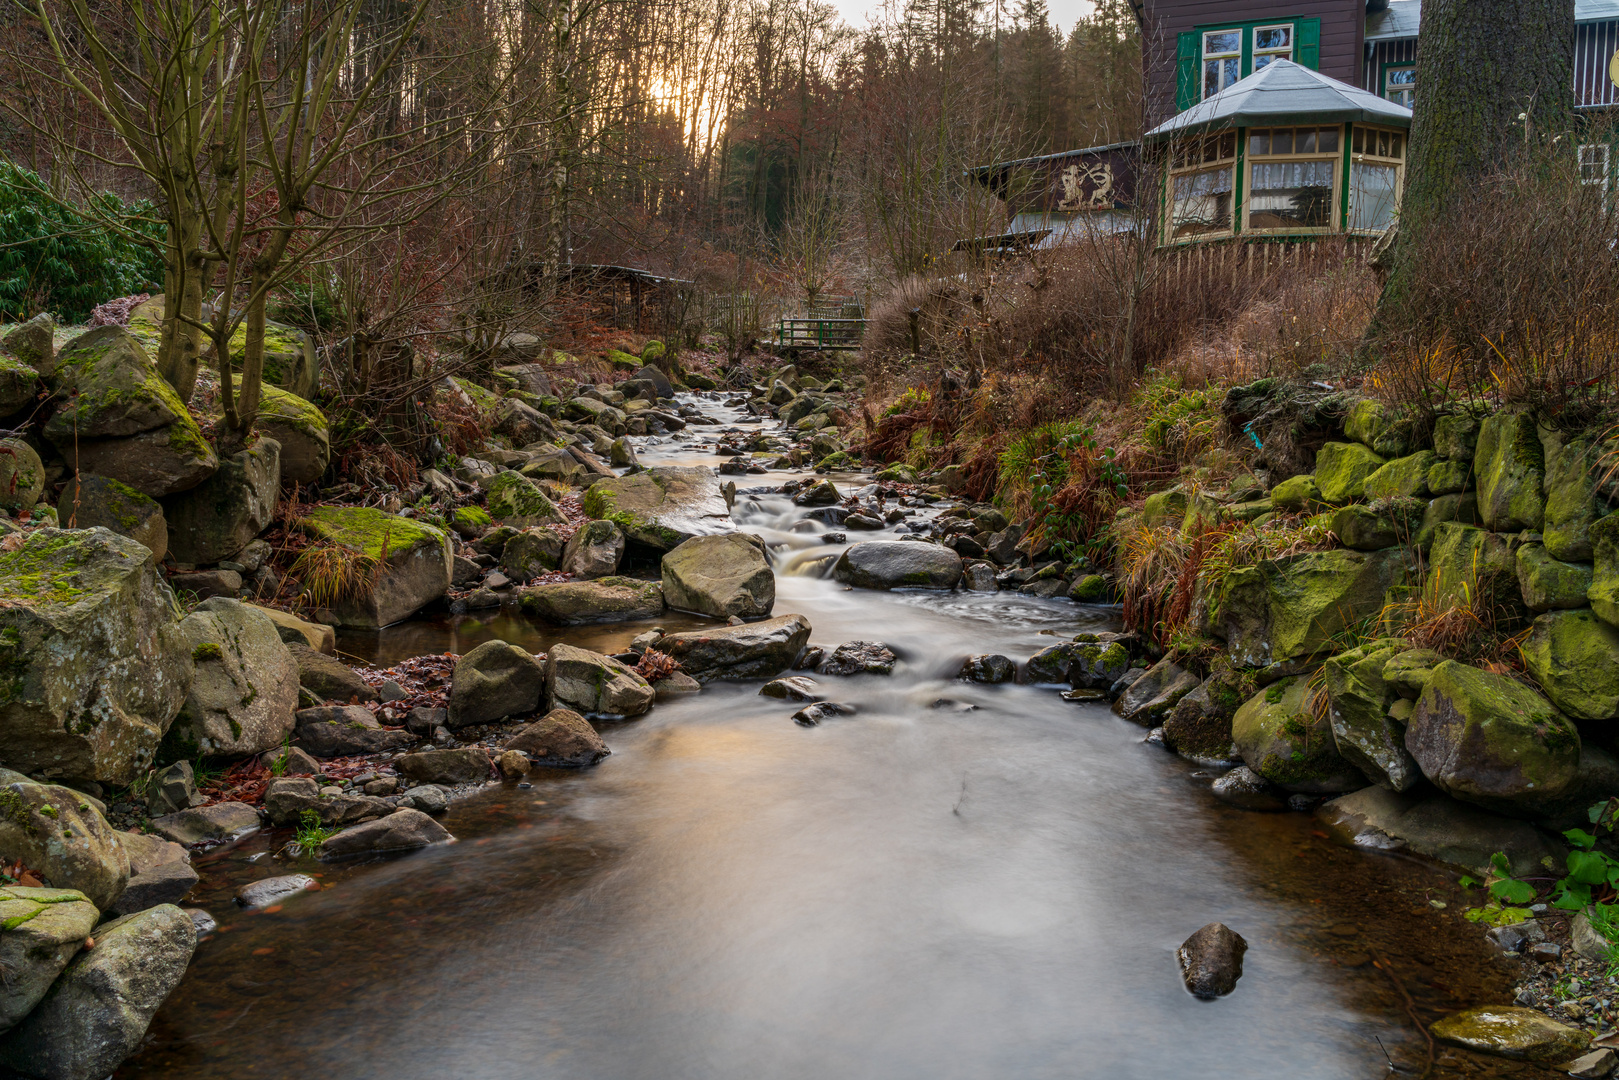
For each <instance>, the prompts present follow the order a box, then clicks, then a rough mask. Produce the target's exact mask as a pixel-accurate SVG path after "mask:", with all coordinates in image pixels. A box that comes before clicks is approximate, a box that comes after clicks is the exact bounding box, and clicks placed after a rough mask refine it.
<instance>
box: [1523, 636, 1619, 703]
mask: <svg viewBox="0 0 1619 1080" xmlns="http://www.w3.org/2000/svg"><path fill="white" fill-rule="evenodd" d="M1522 652H1523V660H1524V664H1525V665H1526V666H1527V667H1528V668H1529V673H1530V674H1531V675H1533V676H1534V677H1535V681H1536V682H1538V683H1540V686H1541V689H1542V690H1544V691H1545V692H1546V697H1547V698H1549V699H1550V700H1551V703H1552V704H1553V705H1556V706H1557V707H1558V709H1560V710H1562V712H1563V713H1564V714H1565V715H1567V716H1571V717H1573V718H1574V719H1576V720H1612V719H1614V718H1615V717H1619V629H1615V628H1613V627H1611V626H1609V625H1608V624H1607V623H1605V622H1603V621H1602V620H1601V619H1599V618H1597V617H1596V616H1595V615H1593V614H1592V613H1591V612H1590V611H1589V610H1588V609H1582V610H1579V611H1553V612H1550V613H1548V614H1545V615H1542V616H1540V618H1538V619H1536V620H1535V625H1534V629H1533V630H1531V631H1530V634H1529V637H1528V639H1527V640H1526V641H1525V642H1524V645H1523V649H1522Z"/></svg>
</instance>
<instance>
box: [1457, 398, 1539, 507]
mask: <svg viewBox="0 0 1619 1080" xmlns="http://www.w3.org/2000/svg"><path fill="white" fill-rule="evenodd" d="M1473 471H1474V473H1475V474H1476V475H1477V476H1478V510H1479V516H1480V517H1482V518H1483V519H1484V524H1485V525H1486V526H1487V527H1488V528H1490V529H1492V530H1494V531H1496V532H1517V531H1519V530H1521V529H1528V530H1529V531H1530V532H1539V531H1540V528H1541V525H1542V524H1543V523H1544V521H1545V515H1546V496H1545V493H1544V491H1543V484H1544V481H1545V474H1546V460H1545V451H1544V449H1543V448H1542V447H1541V444H1540V433H1539V432H1538V431H1537V430H1536V428H1535V421H1534V418H1533V417H1531V416H1530V415H1529V414H1528V413H1521V412H1503V413H1496V414H1495V415H1494V416H1491V417H1488V418H1486V419H1485V420H1484V422H1483V423H1482V424H1481V425H1480V426H1479V433H1478V449H1477V451H1475V453H1474V455H1473Z"/></svg>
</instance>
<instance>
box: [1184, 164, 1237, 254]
mask: <svg viewBox="0 0 1619 1080" xmlns="http://www.w3.org/2000/svg"><path fill="white" fill-rule="evenodd" d="M1173 187H1174V190H1173V195H1172V198H1171V202H1170V218H1169V234H1170V236H1171V237H1186V236H1201V235H1203V234H1205V233H1218V232H1230V231H1231V167H1230V166H1229V165H1227V166H1225V167H1224V168H1219V169H1205V170H1204V171H1202V172H1196V173H1187V174H1184V175H1181V176H1177V177H1175V178H1174V185H1173Z"/></svg>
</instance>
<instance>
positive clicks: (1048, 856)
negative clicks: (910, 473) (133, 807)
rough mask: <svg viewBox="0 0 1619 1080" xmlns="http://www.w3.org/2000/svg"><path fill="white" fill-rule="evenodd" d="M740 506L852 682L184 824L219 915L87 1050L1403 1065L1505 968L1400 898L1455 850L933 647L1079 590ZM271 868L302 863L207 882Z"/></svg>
mask: <svg viewBox="0 0 1619 1080" xmlns="http://www.w3.org/2000/svg"><path fill="white" fill-rule="evenodd" d="M643 460H644V461H647V462H648V463H660V462H679V463H690V462H693V461H701V462H702V463H705V464H713V463H714V462H715V461H716V459H715V458H714V457H712V456H711V455H710V456H707V457H702V456H698V455H697V453H696V450H695V448H694V447H693V446H691V445H681V444H664V445H662V446H658V447H651V448H649V449H648V450H646V451H644V452H643ZM742 479H743V487H744V488H747V487H748V486H749V485H753V484H758V485H766V484H779V483H780V482H781V480H783V479H785V476H782V475H772V476H768V477H748V478H742ZM736 517H737V520H738V522H739V524H740V525H741V526H742V527H744V528H749V529H752V530H754V531H757V532H759V533H761V534H762V535H764V536H765V537H766V538H767V539H768V540H769V541H771V542H772V543H776V544H783V545H787V546H786V547H785V548H784V549H783V550H782V551H780V552H779V570H778V582H777V601H776V612H777V613H778V614H783V613H787V612H802V613H803V614H805V615H806V616H808V618H809V619H810V621H811V623H812V625H813V626H814V633H813V635H812V637H811V640H812V641H813V642H815V643H817V644H822V645H826V646H832V645H836V644H839V643H841V642H843V641H848V640H854V639H866V640H873V639H875V640H881V641H884V642H887V643H888V644H889V645H891V646H892V647H893V648H894V649H895V651H896V652H897V653H899V654H900V656H901V657H902V663H901V664H900V666H899V667H898V669H897V670H896V671H895V672H894V674H893V675H892V676H889V677H878V676H861V677H857V678H853V679H847V680H831V679H828V680H824V684H827V685H829V686H830V688H831V692H832V694H833V696H834V699H835V700H838V701H843V702H847V703H849V704H852V705H854V706H856V707H857V709H858V714H857V715H855V716H852V717H842V718H833V719H831V720H828V721H826V722H825V723H824V724H823V725H822V726H820V727H817V728H809V729H806V728H801V727H798V726H797V725H795V724H794V723H793V722H792V721H791V720H790V715H791V713H792V712H793V711H794V708H795V706H794V705H792V704H790V703H783V702H779V701H773V700H771V699H767V698H762V697H760V696H759V695H758V684H748V683H740V684H715V685H710V686H708V687H706V688H705V689H704V691H703V692H702V694H700V695H697V696H695V697H692V698H687V699H684V700H682V701H678V702H675V703H671V704H666V705H659V706H658V707H656V708H655V709H654V710H653V711H652V712H651V713H650V714H649V715H647V716H646V717H644V718H641V719H639V720H635V721H630V722H626V723H620V724H607V725H604V726H603V733H604V736H605V738H606V740H607V742H608V744H609V745H610V746H611V747H612V749H613V754H612V756H611V757H609V758H607V759H606V760H605V761H603V762H602V763H601V764H600V765H599V766H597V767H596V768H594V769H590V770H586V771H563V770H540V771H539V772H538V773H536V774H535V775H534V776H532V777H531V778H530V779H531V781H532V786H531V787H528V788H526V789H525V788H521V787H518V786H516V785H512V784H505V785H499V784H496V785H491V786H490V787H489V788H487V789H486V790H485V791H483V792H482V793H480V794H478V795H475V796H474V797H472V798H470V799H467V800H464V801H461V802H458V803H456V804H454V805H453V807H452V808H451V810H450V811H449V813H448V814H446V815H445V817H444V823H445V825H446V826H447V827H448V828H449V829H450V830H451V831H452V832H453V833H454V834H455V835H456V836H457V837H458V838H459V840H460V842H459V843H456V844H453V845H450V846H447V847H444V848H440V849H434V850H429V851H425V852H421V853H418V854H414V855H410V856H408V857H405V858H399V859H394V860H388V861H375V862H371V863H366V864H361V865H346V866H321V865H320V864H316V863H305V864H293V865H290V866H289V865H288V864H287V863H284V862H278V861H276V860H275V859H273V858H271V857H270V856H269V854H268V852H270V851H271V850H273V849H275V848H276V847H278V846H279V845H280V844H281V843H282V842H283V841H284V837H283V836H280V835H270V836H260V837H257V838H255V839H253V840H251V841H249V842H248V843H246V844H244V845H242V846H240V847H238V848H236V849H234V850H231V851H227V852H224V853H220V854H216V855H214V856H212V857H211V858H210V859H208V860H204V865H203V874H204V884H203V887H202V888H201V889H200V890H199V891H198V892H197V893H196V894H194V897H193V900H194V902H196V903H199V904H200V905H201V906H204V907H207V908H208V909H210V910H211V911H213V912H214V913H215V914H216V916H217V917H218V918H219V921H220V922H221V924H223V925H222V932H221V933H219V934H218V935H217V936H215V937H213V938H211V939H210V940H208V941H206V942H204V944H203V945H202V946H201V947H200V948H199V950H198V953H197V957H196V960H195V961H194V963H193V967H192V970H191V972H190V974H189V976H188V978H187V980H186V982H185V983H184V984H183V985H182V986H181V988H180V989H179V991H178V992H177V993H176V994H175V995H174V996H173V997H172V998H171V999H170V1000H169V1002H168V1003H167V1004H166V1005H165V1006H164V1007H163V1009H162V1011H161V1012H160V1013H159V1015H158V1018H157V1021H156V1022H155V1024H154V1026H153V1029H152V1036H151V1039H150V1041H149V1044H148V1046H147V1048H146V1049H145V1050H144V1051H143V1053H142V1054H141V1055H140V1056H139V1057H137V1058H135V1059H133V1060H132V1061H131V1062H129V1063H127V1064H126V1065H125V1066H124V1067H123V1068H122V1069H121V1070H120V1073H119V1075H120V1076H143V1077H144V1076H162V1077H199V1078H200V1077H209V1078H212V1077H221V1078H222V1077H242V1076H264V1077H283V1076H285V1077H292V1076H304V1075H324V1076H341V1077H345V1078H369V1077H379V1078H380V1077H389V1078H417V1077H421V1078H428V1077H432V1078H443V1077H454V1078H467V1080H474V1078H476V1080H482V1078H491V1080H493V1078H508V1077H514V1076H535V1077H545V1078H556V1080H642V1078H645V1080H676V1078H681V1080H684V1078H691V1080H744V1078H746V1080H755V1078H782V1080H799V1078H803V1080H833V1078H836V1080H856V1078H858V1080H867V1078H869V1080H899V1078H912V1077H915V1078H927V1080H955V1078H961V1080H969V1078H971V1080H980V1078H1014V1077H1015V1078H1045V1077H1051V1078H1059V1077H1061V1078H1073V1077H1098V1078H1101V1077H1106V1078H1112V1080H1125V1078H1165V1077H1181V1076H1197V1077H1245V1078H1247V1077H1253V1078H1270V1077H1276V1078H1306V1077H1311V1078H1313V1077H1320V1078H1333V1080H1336V1078H1344V1077H1369V1078H1370V1077H1382V1076H1386V1075H1389V1073H1390V1067H1391V1065H1390V1063H1391V1061H1392V1062H1393V1063H1394V1064H1395V1065H1397V1066H1398V1067H1399V1068H1400V1069H1401V1070H1402V1071H1404V1070H1409V1071H1408V1072H1406V1073H1405V1074H1406V1075H1415V1074H1416V1073H1417V1072H1419V1071H1420V1070H1421V1069H1422V1067H1423V1064H1424V1062H1425V1060H1426V1058H1427V1053H1428V1052H1427V1045H1426V1042H1425V1039H1424V1037H1423V1035H1422V1034H1421V1032H1420V1030H1419V1029H1418V1028H1417V1027H1416V1025H1415V1024H1414V1023H1413V1022H1412V1016H1413V1015H1415V1016H1418V1017H1421V1018H1422V1019H1423V1020H1424V1021H1426V1020H1431V1019H1432V1018H1434V1017H1435V1016H1437V1015H1439V1014H1441V1013H1443V1012H1447V1011H1451V1010H1453V1009H1457V1008H1461V1007H1464V1006H1467V1005H1471V1004H1476V1003H1480V1002H1485V1001H1504V1000H1506V997H1505V995H1507V994H1509V993H1510V989H1509V988H1510V983H1511V979H1510V970H1509V969H1508V968H1506V967H1505V966H1498V965H1500V963H1501V962H1499V961H1492V960H1490V959H1489V958H1488V956H1487V955H1486V953H1485V950H1484V948H1483V944H1482V942H1481V940H1480V937H1479V934H1478V932H1477V930H1476V928H1473V927H1470V926H1468V925H1467V924H1464V923H1461V922H1460V921H1459V920H1457V919H1455V918H1453V917H1452V915H1451V914H1449V913H1441V912H1440V911H1439V910H1438V909H1437V908H1436V907H1435V906H1434V903H1433V902H1435V901H1437V902H1439V903H1442V904H1447V905H1450V906H1451V907H1452V908H1454V907H1455V905H1456V904H1458V903H1464V902H1465V901H1464V900H1463V899H1462V898H1461V895H1460V894H1459V892H1458V891H1457V889H1456V887H1455V885H1454V880H1453V875H1450V874H1447V873H1445V872H1442V871H1440V870H1438V869H1435V868H1433V867H1430V866H1427V865H1424V864H1421V863H1418V862H1415V861H1413V860H1407V859H1401V858H1396V857H1391V856H1388V855H1380V854H1373V853H1366V852H1361V851H1356V850H1353V849H1348V848H1344V847H1341V846H1338V845H1336V844H1334V843H1333V842H1332V841H1330V840H1329V839H1328V838H1327V837H1326V835H1325V834H1324V833H1323V832H1322V831H1321V830H1320V826H1319V824H1318V823H1317V822H1316V820H1315V819H1314V818H1313V817H1312V816H1310V815H1307V814H1279V815H1261V814H1245V813H1242V812H1239V811H1236V810H1233V809H1230V808H1228V807H1225V806H1223V805H1222V804H1219V803H1217V802H1215V801H1214V800H1213V799H1212V797H1211V796H1210V795H1209V792H1208V783H1209V779H1210V774H1209V773H1207V772H1205V771H1203V770H1199V769H1198V768H1196V767H1195V766H1192V765H1189V764H1188V763H1186V762H1183V761H1181V760H1180V759H1178V758H1175V757H1174V756H1172V755H1169V754H1166V753H1164V752H1163V751H1162V750H1160V749H1158V748H1156V747H1153V746H1150V745H1144V744H1143V742H1142V739H1143V736H1144V734H1145V733H1144V732H1143V731H1142V730H1141V729H1140V728H1137V727H1135V726H1133V725H1130V724H1127V723H1125V722H1123V721H1121V720H1119V719H1117V718H1116V717H1114V716H1112V714H1111V713H1110V712H1108V710H1107V709H1106V708H1104V707H1101V706H1095V705H1075V704H1070V703H1067V702H1065V701H1063V700H1062V699H1061V698H1060V697H1059V696H1058V695H1057V694H1056V693H1055V692H1054V691H1052V690H1051V689H1049V688H1035V687H1025V686H969V685H966V684H962V683H959V682H956V681H955V680H954V679H953V678H952V676H953V675H954V673H955V671H956V669H957V668H958V667H959V665H960V662H961V659H962V658H963V657H964V656H965V655H967V654H969V653H982V652H998V653H1003V654H1005V655H1007V656H1011V657H1014V658H1019V659H1020V658H1022V657H1025V656H1028V655H1029V654H1031V653H1033V652H1035V651H1036V650H1037V649H1039V648H1041V647H1043V646H1045V645H1049V644H1051V643H1052V642H1053V641H1054V640H1056V638H1054V637H1053V636H1051V635H1052V634H1056V635H1059V636H1067V635H1072V634H1073V633H1076V632H1078V631H1081V630H1087V629H1105V628H1109V627H1111V626H1113V625H1114V619H1115V615H1114V612H1113V611H1112V610H1111V609H1107V608H1087V607H1082V606H1078V605H1075V604H1072V603H1070V602H1069V601H1066V600H1052V601H1042V600H1036V599H1033V598H1029V597H1024V596H1020V595H1018V594H1015V593H1010V594H1009V593H999V594H975V593H951V594H934V593H916V592H912V593H892V594H884V593H876V592H865V591H849V590H845V589H843V588H842V587H841V586H839V585H837V584H836V583H834V582H832V581H830V580H826V579H823V578H821V577H819V576H816V574H815V568H816V566H817V565H818V558H819V556H822V555H825V554H828V553H831V552H835V551H836V550H837V549H836V548H835V547H827V546H825V545H822V544H821V543H820V540H819V536H818V533H819V532H820V529H819V528H818V527H816V528H813V529H812V530H810V531H807V532H806V531H794V529H793V527H794V525H795V524H797V523H798V522H799V521H800V520H801V518H802V515H801V513H800V512H798V511H796V510H795V509H794V508H793V507H792V506H791V505H790V503H789V502H788V501H787V500H786V499H785V498H783V497H781V496H776V495H765V494H755V495H751V496H750V495H748V494H746V492H744V494H742V495H741V497H739V499H738V502H737V509H736ZM800 528H801V529H802V528H803V526H800ZM795 571H796V572H795ZM662 624H663V625H665V626H668V627H670V628H671V629H673V628H675V627H676V626H677V625H682V624H683V622H682V620H680V619H677V618H675V617H671V618H669V619H665V620H662ZM642 629H644V626H638V625H626V626H619V627H607V628H590V629H586V630H583V631H581V630H577V629H574V630H568V631H561V632H559V631H556V630H554V629H547V628H542V627H537V626H533V625H530V624H527V623H525V622H523V621H522V620H520V619H517V618H514V617H510V616H507V617H496V618H493V619H487V620H477V619H470V618H463V619H454V620H437V621H423V622H418V623H412V624H409V625H406V626H402V627H397V628H392V629H390V630H388V631H384V632H383V633H382V634H380V635H373V636H371V637H364V638H358V637H356V638H346V639H345V640H344V641H343V642H342V645H343V647H344V648H345V649H347V650H349V651H352V652H360V653H364V654H366V655H368V656H370V657H372V658H374V659H377V660H380V661H382V662H384V663H386V662H391V661H392V660H395V659H397V658H399V657H401V656H408V655H413V654H416V653H420V652H428V651H433V652H442V651H445V650H446V649H449V650H453V651H457V652H460V651H465V650H466V649H468V648H470V647H471V646H472V645H474V644H476V643H477V642H478V641H481V640H485V639H487V638H489V637H491V636H500V637H504V638H506V639H507V640H511V641H514V642H516V643H517V644H520V645H522V646H524V647H525V648H529V649H531V650H536V651H538V650H543V649H544V648H545V647H547V646H548V645H549V644H551V643H552V642H555V641H558V640H567V641H570V642H574V643H578V644H581V645H585V646H587V647H590V648H596V649H603V650H614V649H618V648H621V647H622V646H623V645H624V644H626V643H627V642H628V640H629V638H630V637H632V636H633V635H634V634H635V633H638V632H639V631H640V630H642ZM294 869H297V870H306V871H312V872H316V873H320V874H322V875H323V877H322V882H323V884H324V886H325V888H324V889H323V890H322V891H320V892H318V893H312V894H308V895H305V896H301V897H298V898H296V899H294V900H291V901H289V902H287V903H286V904H285V905H284V906H283V907H281V909H280V910H278V911H274V912H273V913H260V914H251V915H250V914H243V913H241V912H239V911H237V910H235V909H234V908H232V906H231V903H230V896H231V894H232V893H233V892H234V890H235V888H236V887H238V886H239V885H240V884H242V883H243V882H245V881H248V880H252V879H254V878H258V877H265V876H269V875H272V874H278V873H287V872H289V871H290V870H294ZM1213 920H1219V921H1222V922H1225V923H1226V924H1228V925H1229V926H1231V927H1233V928H1234V929H1236V930H1237V931H1238V932H1239V933H1241V934H1243V935H1244V936H1245V937H1246V938H1247V939H1248V941H1249V951H1248V954H1247V957H1246V960H1245V965H1244V970H1245V973H1244V975H1243V978H1242V980H1241V982H1240V983H1239V984H1238V987H1237V990H1236V992H1235V993H1233V994H1232V995H1230V996H1229V997H1227V998H1224V999H1222V1000H1219V1001H1216V1002H1203V1001H1198V1000H1195V999H1193V998H1192V997H1191V996H1190V995H1188V994H1187V993H1186V992H1185V991H1184V989H1183V988H1182V987H1181V984H1180V979H1179V974H1178V970H1177V967H1176V961H1175V956H1174V950H1175V948H1176V946H1177V945H1179V944H1180V942H1181V941H1182V940H1184V939H1185V938H1186V937H1187V935H1189V934H1190V933H1191V932H1192V931H1193V930H1196V929H1197V928H1198V927H1199V926H1202V925H1203V924H1204V923H1207V922H1210V921H1213ZM1481 1070H1484V1071H1487V1072H1488V1074H1489V1075H1500V1076H1507V1075H1511V1076H1520V1075H1521V1076H1531V1075H1533V1076H1541V1075H1549V1074H1545V1073H1542V1072H1540V1071H1538V1070H1533V1069H1529V1068H1527V1067H1524V1066H1505V1065H1497V1064H1493V1063H1490V1064H1487V1063H1485V1062H1484V1061H1482V1060H1481V1059H1471V1058H1466V1059H1464V1058H1460V1057H1457V1056H1456V1055H1454V1054H1449V1055H1442V1056H1441V1059H1440V1062H1439V1066H1438V1068H1437V1069H1436V1070H1435V1072H1434V1075H1440V1076H1443V1075H1463V1074H1465V1075H1480V1074H1481V1072H1480V1071H1481Z"/></svg>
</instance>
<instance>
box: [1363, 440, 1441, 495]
mask: <svg viewBox="0 0 1619 1080" xmlns="http://www.w3.org/2000/svg"><path fill="white" fill-rule="evenodd" d="M1438 462H1439V455H1438V454H1435V453H1434V452H1433V451H1432V450H1423V451H1420V452H1418V453H1415V454H1410V455H1408V456H1406V457H1402V458H1395V459H1394V460H1393V461H1391V462H1389V463H1388V464H1387V465H1384V466H1383V467H1382V468H1381V469H1378V470H1377V471H1376V472H1374V473H1372V474H1371V475H1370V476H1368V477H1367V478H1366V483H1365V485H1364V487H1363V492H1364V494H1365V496H1366V498H1368V499H1371V500H1374V501H1375V500H1377V499H1392V498H1398V497H1402V496H1403V497H1405V498H1419V499H1420V498H1426V497H1427V496H1428V494H1429V487H1428V471H1429V470H1430V469H1431V468H1433V466H1434V465H1435V464H1437V463H1438Z"/></svg>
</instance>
